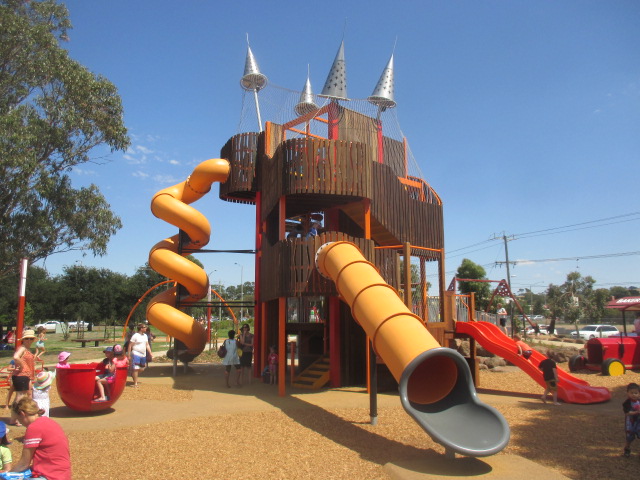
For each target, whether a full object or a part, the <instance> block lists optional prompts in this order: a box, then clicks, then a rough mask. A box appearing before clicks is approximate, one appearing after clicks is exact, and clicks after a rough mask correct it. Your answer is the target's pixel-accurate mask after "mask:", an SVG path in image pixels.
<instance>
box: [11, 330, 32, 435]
mask: <svg viewBox="0 0 640 480" xmlns="http://www.w3.org/2000/svg"><path fill="white" fill-rule="evenodd" d="M35 339H36V333H35V332H34V331H33V330H25V331H24V332H23V333H22V338H21V339H20V341H21V342H22V345H20V346H19V347H18V349H17V350H16V352H15V353H14V354H13V361H14V362H15V369H14V371H13V374H12V377H11V383H12V384H13V388H14V390H15V392H16V399H15V402H16V403H17V402H18V401H20V400H21V399H22V398H23V397H25V396H27V397H28V396H30V395H31V388H32V386H33V383H32V382H33V380H34V372H35V357H34V356H33V353H31V350H30V348H31V345H32V344H33V342H34V341H35ZM10 425H19V421H18V420H17V417H16V415H15V413H14V411H13V409H12V410H11V422H10Z"/></svg>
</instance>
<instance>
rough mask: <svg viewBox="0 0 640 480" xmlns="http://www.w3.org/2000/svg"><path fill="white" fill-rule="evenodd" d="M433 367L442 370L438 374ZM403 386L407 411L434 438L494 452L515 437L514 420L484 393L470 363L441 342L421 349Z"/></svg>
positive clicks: (465, 449)
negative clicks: (485, 399) (511, 422)
mask: <svg viewBox="0 0 640 480" xmlns="http://www.w3.org/2000/svg"><path fill="white" fill-rule="evenodd" d="M431 368H435V369H439V370H440V372H436V373H435V376H434V372H431V371H429V369H431ZM448 375H450V376H451V378H447V376H448ZM432 382H445V386H444V387H443V386H442V385H440V384H438V383H432ZM427 389H431V391H430V392H428V391H427ZM399 390H400V400H401V402H402V406H403V407H404V409H405V411H406V412H407V413H408V414H409V415H411V416H412V417H413V419H414V420H415V421H416V422H417V423H418V424H419V425H420V426H421V427H422V428H423V429H424V430H425V431H426V432H427V433H428V434H429V435H430V436H431V438H433V439H434V440H435V441H436V442H438V443H440V444H441V445H443V446H445V447H447V448H450V449H452V450H453V451H455V452H457V453H460V454H462V455H469V456H474V457H483V456H488V455H494V454H496V453H498V452H499V451H500V450H502V449H503V448H504V447H505V446H506V445H507V443H508V442H509V436H510V432H509V425H508V424H507V422H506V420H505V419H504V417H503V416H502V415H501V414H500V413H499V412H498V411H497V410H496V409H495V408H493V407H491V406H490V405H486V404H484V403H482V402H481V401H480V400H479V399H478V397H477V395H476V391H475V387H474V385H473V381H472V379H471V371H470V370H469V365H468V364H467V362H466V360H465V359H464V357H463V356H462V355H460V354H459V353H458V352H456V351H455V350H452V349H450V348H444V347H439V348H434V349H431V350H428V351H426V352H424V353H422V354H420V355H418V357H416V358H415V359H414V360H413V361H412V362H411V363H410V364H409V365H407V368H406V369H405V371H404V372H403V374H402V378H401V380H400V385H399ZM425 400H428V401H425ZM470 426H473V428H470Z"/></svg>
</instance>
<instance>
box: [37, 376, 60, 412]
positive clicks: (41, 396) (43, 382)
mask: <svg viewBox="0 0 640 480" xmlns="http://www.w3.org/2000/svg"><path fill="white" fill-rule="evenodd" d="M54 378H55V374H54V373H53V372H47V371H42V372H40V373H39V374H38V375H36V381H35V382H34V383H33V392H32V394H31V396H32V398H33V400H34V401H35V402H36V403H37V404H38V407H39V408H40V410H44V413H43V414H42V416H43V417H48V416H49V389H50V388H51V384H52V383H53V379H54Z"/></svg>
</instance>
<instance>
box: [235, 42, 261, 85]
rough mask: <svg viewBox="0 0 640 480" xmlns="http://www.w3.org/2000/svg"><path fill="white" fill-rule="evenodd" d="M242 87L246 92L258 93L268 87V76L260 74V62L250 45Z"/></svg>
mask: <svg viewBox="0 0 640 480" xmlns="http://www.w3.org/2000/svg"><path fill="white" fill-rule="evenodd" d="M240 85H241V86H242V88H244V89H245V90H251V91H256V92H257V91H259V90H262V89H263V88H264V87H266V86H267V76H266V75H264V74H263V73H262V72H260V67H258V62H257V61H256V58H255V57H254V56H253V52H252V51H251V47H250V46H249V45H247V58H246V60H245V62H244V74H243V75H242V78H241V79H240Z"/></svg>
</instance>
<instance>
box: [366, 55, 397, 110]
mask: <svg viewBox="0 0 640 480" xmlns="http://www.w3.org/2000/svg"><path fill="white" fill-rule="evenodd" d="M367 100H368V101H369V102H371V103H373V104H374V105H377V106H378V108H380V109H382V110H385V109H387V108H393V107H395V106H396V102H395V100H394V97H393V54H391V58H390V59H389V62H388V63H387V66H386V67H385V69H384V71H383V72H382V75H380V80H378V84H377V85H376V88H374V89H373V93H372V94H371V96H369V97H368V98H367Z"/></svg>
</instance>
